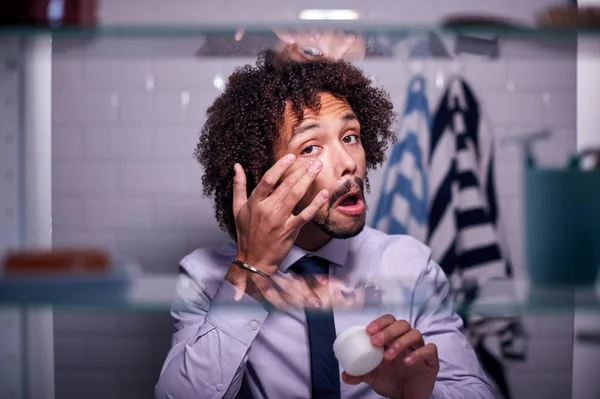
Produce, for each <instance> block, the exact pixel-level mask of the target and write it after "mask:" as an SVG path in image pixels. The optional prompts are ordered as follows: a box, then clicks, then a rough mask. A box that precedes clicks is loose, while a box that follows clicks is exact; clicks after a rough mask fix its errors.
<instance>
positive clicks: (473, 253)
mask: <svg viewBox="0 0 600 399" xmlns="http://www.w3.org/2000/svg"><path fill="white" fill-rule="evenodd" d="M482 122H483V121H482V118H481V117H480V113H479V105H478V103H477V101H476V99H475V97H474V95H473V93H472V91H471V89H470V88H469V87H468V85H467V83H466V82H464V81H463V80H461V79H458V78H455V79H454V80H452V81H451V82H450V83H449V85H448V88H447V89H446V92H445V93H444V95H443V96H442V99H441V101H440V104H439V107H438V110H437V113H436V115H435V118H434V121H433V126H432V132H431V146H430V148H429V189H430V192H431V193H432V198H431V202H430V213H429V219H428V236H427V244H428V245H429V246H430V247H431V250H432V254H433V256H434V258H435V259H436V260H437V261H438V263H439V264H440V266H441V267H442V269H444V271H445V272H446V274H447V275H449V276H450V275H451V274H453V273H454V272H457V273H458V274H460V275H461V276H462V277H463V278H469V277H470V276H472V277H474V278H476V279H477V280H478V283H479V285H482V284H483V283H485V281H486V280H487V279H489V278H493V277H506V275H507V269H508V268H509V266H508V262H506V261H505V258H504V257H503V256H502V251H501V244H500V242H499V241H498V238H497V230H496V222H497V218H498V208H497V204H496V197H495V190H494V179H493V176H494V171H493V145H492V144H493V138H492V137H491V135H490V134H489V132H488V131H487V130H486V129H485V125H484V124H483V123H482ZM455 269H457V270H455Z"/></svg>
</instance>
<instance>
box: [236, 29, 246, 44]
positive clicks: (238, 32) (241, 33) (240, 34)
mask: <svg viewBox="0 0 600 399" xmlns="http://www.w3.org/2000/svg"><path fill="white" fill-rule="evenodd" d="M244 33H246V29H244V28H238V29H237V30H236V31H235V34H234V35H233V37H234V39H235V41H236V42H239V41H240V40H242V38H243V37H244Z"/></svg>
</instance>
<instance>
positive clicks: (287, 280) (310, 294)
mask: <svg viewBox="0 0 600 399" xmlns="http://www.w3.org/2000/svg"><path fill="white" fill-rule="evenodd" d="M273 280H274V281H275V283H276V284H277V285H278V286H279V287H280V290H281V291H280V294H281V296H283V297H284V299H285V300H286V301H288V302H289V303H291V304H292V305H294V306H297V307H309V308H320V307H321V306H322V303H321V299H320V298H319V296H318V295H317V294H316V293H315V292H314V291H313V289H312V288H310V286H309V285H308V283H307V282H306V280H305V279H304V278H302V277H279V276H277V277H275V278H274V279H273Z"/></svg>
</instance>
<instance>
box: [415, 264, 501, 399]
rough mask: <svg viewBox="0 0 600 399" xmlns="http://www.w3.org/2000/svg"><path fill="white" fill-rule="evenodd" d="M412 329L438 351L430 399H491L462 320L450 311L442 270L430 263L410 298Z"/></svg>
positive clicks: (448, 293) (449, 301) (448, 294)
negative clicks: (437, 366) (437, 368)
mask: <svg viewBox="0 0 600 399" xmlns="http://www.w3.org/2000/svg"><path fill="white" fill-rule="evenodd" d="M413 301H414V304H413V305H414V308H416V309H418V311H417V314H416V316H415V328H416V329H417V330H419V331H420V332H421V334H422V336H423V340H424V341H425V343H430V342H431V343H434V344H435V345H436V346H437V349H438V356H439V359H440V370H439V373H438V376H437V379H436V383H435V387H434V390H433V393H432V395H431V398H432V399H446V398H447V399H449V398H452V399H456V398H481V399H487V398H489V399H493V398H494V393H493V390H492V388H491V386H490V383H489V380H488V379H487V376H486V375H485V372H484V371H483V368H482V367H481V364H480V363H479V360H478V358H477V355H476V354H475V351H474V349H473V347H472V346H471V344H470V343H469V341H468V340H467V338H466V336H465V335H464V333H463V322H462V319H461V318H460V317H459V316H458V314H457V313H456V312H455V311H454V309H453V303H452V299H451V296H450V284H449V282H448V279H447V278H446V275H445V273H444V271H443V270H442V268H441V267H440V266H439V265H438V264H437V263H435V262H434V261H433V260H431V259H429V260H428V263H427V266H426V267H425V268H424V269H423V271H422V273H421V275H420V276H419V279H418V280H417V284H416V289H415V291H414V296H413Z"/></svg>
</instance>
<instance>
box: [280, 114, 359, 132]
mask: <svg viewBox="0 0 600 399" xmlns="http://www.w3.org/2000/svg"><path fill="white" fill-rule="evenodd" d="M340 119H341V120H342V121H343V122H345V123H348V122H350V121H355V120H358V118H357V117H356V115H354V113H353V112H346V113H345V114H344V115H342V117H341V118H340ZM319 127H321V125H320V124H319V123H318V122H311V123H307V124H306V125H301V126H298V127H297V128H296V129H294V131H293V132H292V137H291V138H294V137H295V136H297V135H299V134H301V133H304V132H306V131H308V130H312V129H317V128H319Z"/></svg>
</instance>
